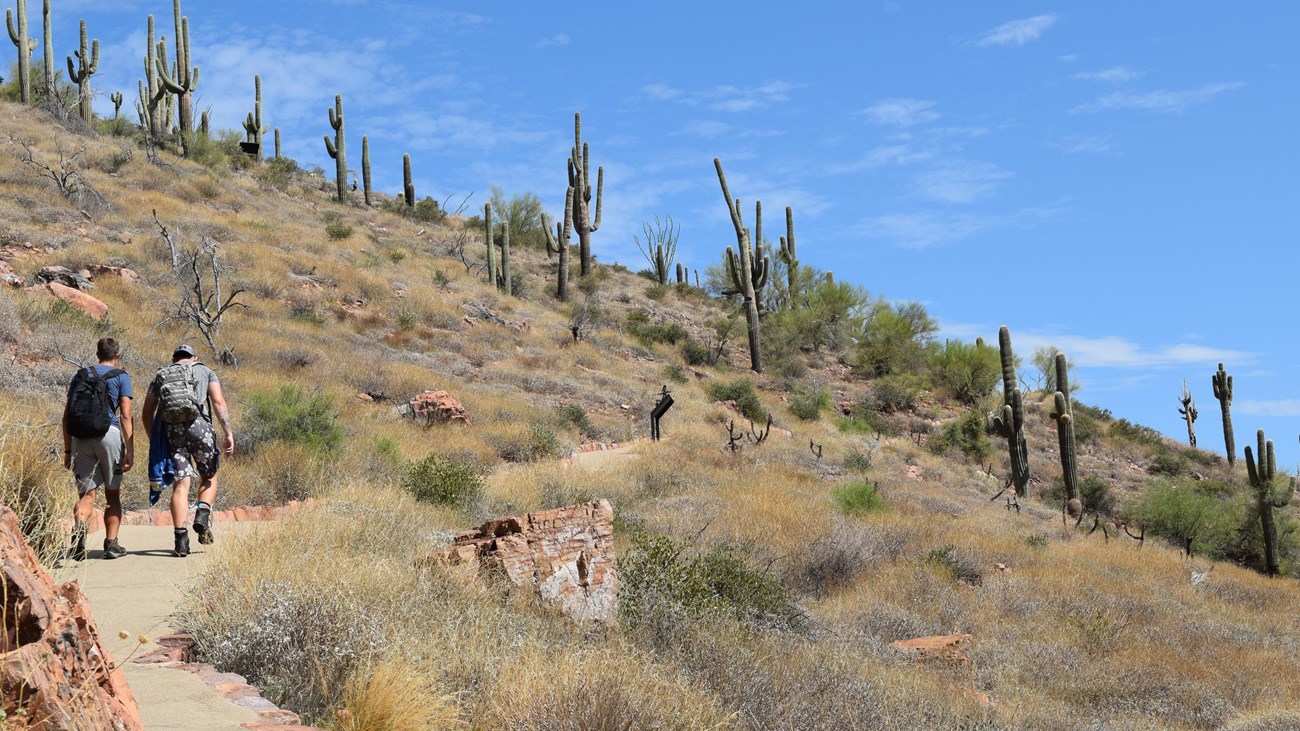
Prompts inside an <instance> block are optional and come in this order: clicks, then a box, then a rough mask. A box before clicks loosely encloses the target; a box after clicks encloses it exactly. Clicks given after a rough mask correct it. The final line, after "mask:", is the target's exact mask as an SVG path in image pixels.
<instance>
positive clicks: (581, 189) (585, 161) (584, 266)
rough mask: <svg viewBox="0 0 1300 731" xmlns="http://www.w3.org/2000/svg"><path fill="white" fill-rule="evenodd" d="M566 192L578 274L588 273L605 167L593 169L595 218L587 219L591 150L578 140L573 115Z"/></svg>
mask: <svg viewBox="0 0 1300 731" xmlns="http://www.w3.org/2000/svg"><path fill="white" fill-rule="evenodd" d="M569 190H571V191H573V195H572V196H569V195H568V194H566V195H565V198H566V199H567V200H568V201H569V203H568V205H569V207H570V209H571V211H570V214H568V215H570V216H571V217H572V219H571V220H572V221H573V230H574V231H575V232H577V234H578V258H579V259H580V260H581V269H580V274H581V275H582V276H584V277H585V276H587V275H588V274H590V273H591V235H592V234H593V233H595V232H596V231H597V230H599V229H600V208H601V199H602V198H604V192H605V168H603V167H598V168H596V218H595V220H594V221H593V220H592V218H591V150H590V149H589V148H588V146H587V143H586V142H583V141H582V115H581V114H580V113H578V112H574V113H573V151H572V152H571V153H570V154H569Z"/></svg>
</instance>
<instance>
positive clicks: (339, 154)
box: [325, 94, 348, 203]
mask: <svg viewBox="0 0 1300 731" xmlns="http://www.w3.org/2000/svg"><path fill="white" fill-rule="evenodd" d="M329 115H330V126H331V127H333V128H334V140H333V141H331V140H330V138H329V135H325V151H326V152H328V153H329V155H330V157H332V158H334V176H335V177H334V186H335V188H337V190H338V199H339V202H340V203H342V202H344V201H346V200H347V199H348V155H347V146H346V141H345V139H344V135H343V95H342V94H335V95H334V108H333V109H330V110H329Z"/></svg>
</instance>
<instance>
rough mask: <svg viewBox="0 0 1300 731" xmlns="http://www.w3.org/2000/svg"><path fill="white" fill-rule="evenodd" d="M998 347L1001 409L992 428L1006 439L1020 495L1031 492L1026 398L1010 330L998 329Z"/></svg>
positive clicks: (1024, 495)
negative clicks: (1017, 372)
mask: <svg viewBox="0 0 1300 731" xmlns="http://www.w3.org/2000/svg"><path fill="white" fill-rule="evenodd" d="M998 350H999V352H1000V354H1001V357H1002V411H1001V412H999V414H998V415H997V416H994V417H993V428H994V429H995V430H996V431H997V432H998V433H999V434H1001V435H1002V436H1003V437H1005V438H1006V440H1007V450H1008V453H1009V455H1010V463H1011V483H1012V484H1013V485H1014V486H1015V488H1016V495H1017V496H1018V497H1027V496H1028V495H1029V446H1028V443H1027V442H1026V441H1025V406H1024V398H1023V395H1022V394H1021V392H1020V387H1019V385H1017V383H1018V381H1017V379H1016V360H1015V354H1014V353H1013V352H1012V350H1011V331H1010V330H1009V329H1007V326H1006V325H1003V326H1002V327H1001V328H999V329H998Z"/></svg>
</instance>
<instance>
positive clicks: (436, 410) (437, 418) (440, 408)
mask: <svg viewBox="0 0 1300 731" xmlns="http://www.w3.org/2000/svg"><path fill="white" fill-rule="evenodd" d="M397 412H398V413H399V414H401V415H402V416H409V417H411V418H412V419H415V420H416V421H422V422H424V423H425V424H441V423H448V422H451V423H461V424H469V423H471V422H470V419H469V412H467V411H465V407H464V406H462V405H461V403H460V401H459V400H457V399H456V397H455V396H452V395H451V394H449V393H447V392H446V391H435V390H433V389H426V390H424V391H421V392H420V393H419V394H418V395H417V396H416V397H415V398H413V399H411V400H410V401H408V402H406V403H405V404H402V405H401V406H399V407H397Z"/></svg>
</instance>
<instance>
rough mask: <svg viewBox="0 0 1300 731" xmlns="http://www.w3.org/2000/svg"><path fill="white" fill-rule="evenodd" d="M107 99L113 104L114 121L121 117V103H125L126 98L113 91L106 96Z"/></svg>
mask: <svg viewBox="0 0 1300 731" xmlns="http://www.w3.org/2000/svg"><path fill="white" fill-rule="evenodd" d="M108 99H109V101H111V102H113V119H115V120H116V119H117V118H119V117H121V116H122V102H124V101H126V97H124V96H122V92H120V91H115V92H113V93H112V94H109V95H108Z"/></svg>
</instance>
